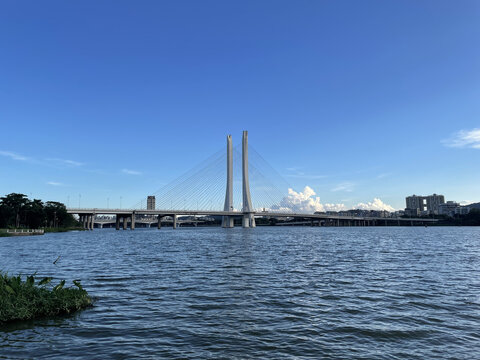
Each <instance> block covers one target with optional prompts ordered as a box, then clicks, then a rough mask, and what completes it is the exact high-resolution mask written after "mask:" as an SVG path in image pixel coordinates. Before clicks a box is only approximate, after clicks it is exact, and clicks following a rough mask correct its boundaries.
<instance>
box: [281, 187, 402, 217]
mask: <svg viewBox="0 0 480 360" xmlns="http://www.w3.org/2000/svg"><path fill="white" fill-rule="evenodd" d="M316 195H317V194H316V193H315V191H314V190H313V189H312V188H311V187H310V186H305V188H304V189H303V191H299V192H297V191H295V190H293V189H291V188H289V189H288V195H287V196H286V197H284V198H283V199H282V200H281V201H280V203H279V204H278V205H275V206H272V209H273V210H277V211H278V210H280V211H294V212H305V213H313V212H315V211H342V210H348V208H347V206H346V205H345V204H342V203H339V204H328V203H326V204H322V203H321V201H320V197H319V196H316ZM353 209H361V210H386V211H395V209H394V208H393V207H392V206H390V205H388V204H385V203H384V202H383V201H382V200H380V199H379V198H374V199H373V201H371V202H367V203H358V204H357V205H356V206H354V207H353Z"/></svg>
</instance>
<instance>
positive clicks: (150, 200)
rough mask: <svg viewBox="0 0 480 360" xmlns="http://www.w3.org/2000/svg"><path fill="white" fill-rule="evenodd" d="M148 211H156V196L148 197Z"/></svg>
mask: <svg viewBox="0 0 480 360" xmlns="http://www.w3.org/2000/svg"><path fill="white" fill-rule="evenodd" d="M147 210H155V196H153V195H150V196H147Z"/></svg>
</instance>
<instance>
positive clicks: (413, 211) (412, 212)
mask: <svg viewBox="0 0 480 360" xmlns="http://www.w3.org/2000/svg"><path fill="white" fill-rule="evenodd" d="M404 215H406V216H410V217H417V216H420V209H418V208H417V209H410V208H406V209H405V212H404Z"/></svg>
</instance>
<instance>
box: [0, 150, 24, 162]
mask: <svg viewBox="0 0 480 360" xmlns="http://www.w3.org/2000/svg"><path fill="white" fill-rule="evenodd" d="M0 155H2V156H6V157H9V158H11V159H13V160H20V161H25V160H28V158H27V157H26V156H23V155H20V154H17V153H14V152H11V151H0Z"/></svg>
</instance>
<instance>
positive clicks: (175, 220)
mask: <svg viewBox="0 0 480 360" xmlns="http://www.w3.org/2000/svg"><path fill="white" fill-rule="evenodd" d="M172 226H173V228H174V229H176V228H177V215H172Z"/></svg>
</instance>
